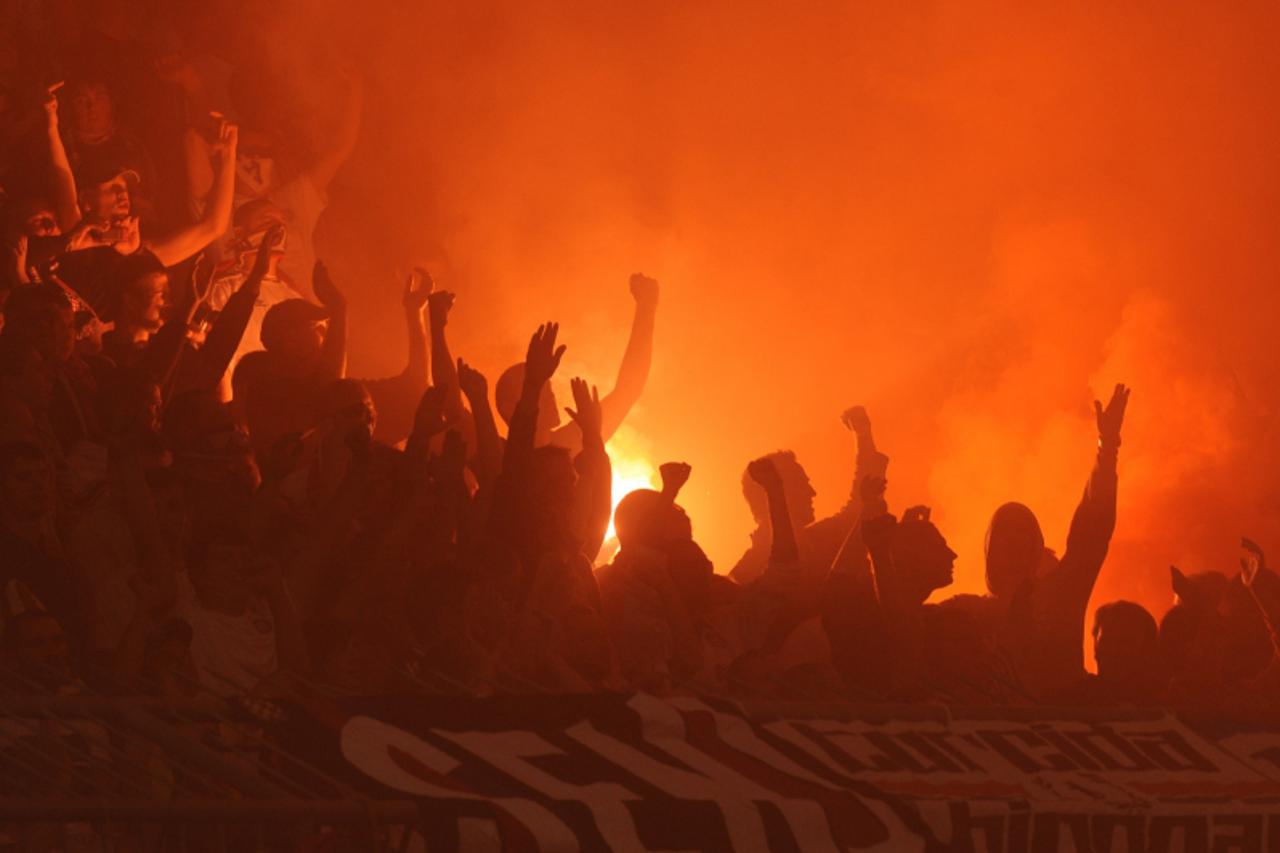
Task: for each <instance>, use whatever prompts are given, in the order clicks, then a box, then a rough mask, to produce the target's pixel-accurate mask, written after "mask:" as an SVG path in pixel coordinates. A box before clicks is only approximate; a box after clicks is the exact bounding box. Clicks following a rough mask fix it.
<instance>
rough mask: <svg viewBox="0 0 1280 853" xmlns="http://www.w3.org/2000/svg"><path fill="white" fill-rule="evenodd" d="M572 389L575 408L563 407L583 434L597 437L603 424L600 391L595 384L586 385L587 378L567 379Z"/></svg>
mask: <svg viewBox="0 0 1280 853" xmlns="http://www.w3.org/2000/svg"><path fill="white" fill-rule="evenodd" d="M569 387H570V388H571V389H572V390H573V404H574V405H575V406H577V407H578V408H577V409H565V411H566V412H568V413H569V417H571V418H573V422H574V423H576V424H577V425H578V428H579V429H581V430H582V434H583V435H584V436H591V437H592V438H598V437H599V436H600V434H601V430H602V429H603V424H604V413H603V411H602V409H601V408H600V392H599V391H598V390H596V388H595V386H594V385H592V386H588V385H587V380H585V379H580V378H577V377H575V378H573V379H571V380H569Z"/></svg>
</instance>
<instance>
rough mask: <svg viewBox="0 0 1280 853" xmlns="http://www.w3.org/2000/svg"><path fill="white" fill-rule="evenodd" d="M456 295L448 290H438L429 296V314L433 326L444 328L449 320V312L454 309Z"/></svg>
mask: <svg viewBox="0 0 1280 853" xmlns="http://www.w3.org/2000/svg"><path fill="white" fill-rule="evenodd" d="M453 300H454V295H453V294H452V293H451V292H449V291H448V290H437V291H435V292H434V293H432V294H431V295H430V296H428V297H427V315H428V317H429V318H430V320H431V326H432V328H435V329H443V328H444V327H445V325H446V324H447V323H448V322H449V312H450V311H451V310H452V309H453Z"/></svg>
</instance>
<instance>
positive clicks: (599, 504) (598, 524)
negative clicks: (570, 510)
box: [565, 379, 613, 563]
mask: <svg viewBox="0 0 1280 853" xmlns="http://www.w3.org/2000/svg"><path fill="white" fill-rule="evenodd" d="M569 384H570V387H571V388H572V389H573V402H574V405H575V406H576V408H575V409H565V411H566V412H568V413H569V417H570V418H572V419H573V422H574V423H576V424H577V425H578V428H579V429H581V430H582V452H581V453H579V454H578V456H577V459H575V460H574V464H575V466H576V468H577V470H578V488H577V493H576V495H575V497H574V503H575V506H574V512H575V519H574V520H575V523H576V526H577V528H578V531H579V536H580V538H581V540H582V543H583V544H582V554H583V556H585V557H586V558H587V559H588V560H589V561H591V562H592V563H594V562H595V559H596V555H597V554H598V553H600V546H601V545H603V544H604V537H605V535H606V534H607V533H608V531H609V516H610V515H612V514H613V501H612V497H613V468H612V466H611V465H610V464H609V454H608V452H606V451H605V449H604V437H603V436H602V435H601V434H600V419H601V412H600V408H601V407H600V392H599V391H597V390H596V389H595V388H593V387H589V386H588V385H587V383H586V380H584V379H573V380H571V381H570V383H569Z"/></svg>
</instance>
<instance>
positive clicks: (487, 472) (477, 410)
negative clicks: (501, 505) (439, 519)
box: [457, 359, 502, 486]
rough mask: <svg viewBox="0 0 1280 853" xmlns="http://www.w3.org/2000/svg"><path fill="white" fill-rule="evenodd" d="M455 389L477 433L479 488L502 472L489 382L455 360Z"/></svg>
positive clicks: (499, 439)
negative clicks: (462, 400)
mask: <svg viewBox="0 0 1280 853" xmlns="http://www.w3.org/2000/svg"><path fill="white" fill-rule="evenodd" d="M457 369H458V385H459V387H460V388H461V389H462V393H463V394H465V395H466V397H467V402H468V403H469V404H470V406H471V419H472V421H473V422H474V423H475V432H476V472H475V474H476V479H477V480H478V481H479V482H480V485H482V486H484V485H488V484H489V483H492V482H493V480H494V478H496V477H497V476H498V472H499V470H501V468H502V437H501V436H500V435H499V434H498V424H497V422H496V421H495V420H494V418H493V408H492V407H491V406H490V405H489V382H488V380H486V379H485V378H484V374H482V373H481V372H480V371H478V370H476V369H475V368H473V367H471V365H469V364H467V363H466V362H465V361H463V360H462V359H458V365H457Z"/></svg>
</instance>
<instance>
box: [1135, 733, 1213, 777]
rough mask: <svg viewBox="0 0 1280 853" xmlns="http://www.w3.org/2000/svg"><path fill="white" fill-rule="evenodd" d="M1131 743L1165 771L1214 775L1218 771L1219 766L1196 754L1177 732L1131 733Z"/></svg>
mask: <svg viewBox="0 0 1280 853" xmlns="http://www.w3.org/2000/svg"><path fill="white" fill-rule="evenodd" d="M1129 742H1130V743H1132V744H1133V745H1134V746H1135V747H1136V748H1138V749H1139V750H1141V751H1142V754H1143V755H1145V756H1146V757H1147V758H1148V759H1150V760H1151V761H1153V762H1154V763H1156V764H1158V765H1159V766H1160V767H1161V768H1163V769H1165V770H1195V771H1198V772H1201V773H1213V772H1215V771H1217V769H1218V767H1217V765H1215V764H1214V763H1213V762H1212V761H1210V760H1209V759H1207V758H1205V757H1204V756H1203V755H1201V754H1200V753H1198V752H1196V751H1195V748H1194V747H1192V746H1191V744H1189V743H1187V739H1186V738H1184V737H1183V736H1182V735H1181V734H1179V733H1178V732H1176V731H1172V730H1168V729H1166V730H1164V731H1158V732H1130V733H1129Z"/></svg>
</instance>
